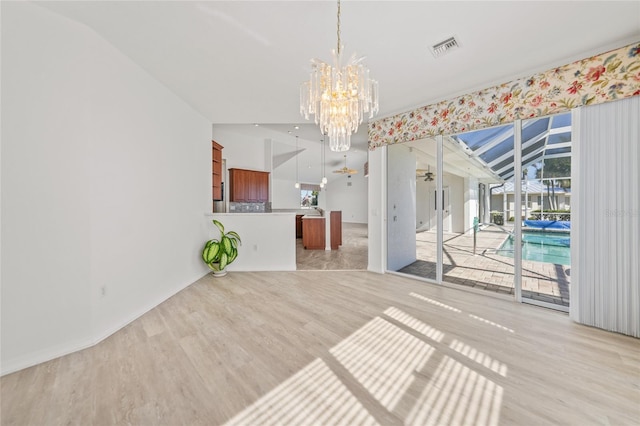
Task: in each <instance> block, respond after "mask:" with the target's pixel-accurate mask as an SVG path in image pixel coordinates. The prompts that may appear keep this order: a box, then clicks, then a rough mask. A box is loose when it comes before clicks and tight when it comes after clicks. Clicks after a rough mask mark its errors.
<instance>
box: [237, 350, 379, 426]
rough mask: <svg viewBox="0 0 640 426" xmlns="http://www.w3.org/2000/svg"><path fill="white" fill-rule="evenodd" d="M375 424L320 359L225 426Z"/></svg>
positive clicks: (376, 423)
mask: <svg viewBox="0 0 640 426" xmlns="http://www.w3.org/2000/svg"><path fill="white" fill-rule="evenodd" d="M286 424H296V425H304V424H318V425H320V424H344V425H350V424H362V425H378V422H376V420H375V419H374V418H373V417H372V416H371V414H369V412H368V411H367V410H366V409H365V408H364V407H363V406H362V404H361V403H360V401H358V399H357V398H356V397H355V396H354V395H353V394H352V393H351V392H350V391H349V390H348V389H347V387H346V386H345V385H344V384H343V383H342V381H341V380H340V379H339V378H338V377H337V376H336V375H335V374H334V373H333V372H332V371H331V369H330V368H329V367H328V366H327V364H325V362H324V361H322V360H321V359H316V360H314V361H313V362H312V363H311V364H309V365H307V366H306V367H305V368H303V369H302V370H300V371H299V372H297V373H296V374H295V375H293V376H292V377H290V378H289V379H287V380H286V381H284V382H283V383H281V384H280V385H278V386H277V387H276V388H275V389H273V390H272V391H271V392H269V393H268V394H266V395H265V396H263V397H262V398H260V399H259V400H258V401H256V402H255V403H254V404H252V405H251V406H249V407H247V408H246V409H245V410H243V411H242V412H240V413H239V414H238V415H236V416H235V417H233V418H232V419H231V420H229V421H228V422H227V423H225V425H226V426H247V425H261V426H268V425H286Z"/></svg>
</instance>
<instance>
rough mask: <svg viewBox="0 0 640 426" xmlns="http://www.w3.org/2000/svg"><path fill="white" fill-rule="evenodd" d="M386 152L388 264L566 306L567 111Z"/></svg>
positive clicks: (527, 299)
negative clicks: (404, 187) (411, 232)
mask: <svg viewBox="0 0 640 426" xmlns="http://www.w3.org/2000/svg"><path fill="white" fill-rule="evenodd" d="M438 139H440V140H438ZM439 144H441V145H439ZM388 150H389V151H388V153H389V155H388V167H387V173H388V179H389V186H388V194H389V197H388V200H389V204H388V217H389V227H388V231H389V232H388V236H389V239H390V241H393V246H391V245H390V246H389V250H388V253H389V259H388V260H390V261H389V262H388V265H389V268H388V269H389V270H391V271H397V272H401V273H405V274H410V275H414V276H419V277H421V278H425V279H427V280H430V281H435V282H437V283H442V282H444V283H451V284H458V285H464V286H468V287H473V288H477V289H482V290H486V291H492V292H496V293H503V294H513V296H514V297H515V298H516V299H517V300H518V301H521V300H522V301H524V302H529V303H535V304H542V305H545V306H549V307H554V308H558V309H563V310H566V309H568V303H569V281H570V280H569V276H570V259H569V256H568V252H569V246H570V237H569V229H570V215H571V212H570V207H571V169H570V162H571V158H570V155H571V115H570V114H564V115H558V116H554V117H543V118H538V119H534V120H524V121H517V122H516V123H514V124H512V125H505V126H500V127H494V128H490V129H483V130H479V131H474V132H467V133H464V134H458V135H450V136H444V137H440V138H436V139H428V140H422V141H415V142H410V143H406V144H398V145H394V146H389V147H388ZM398 158H402V160H401V161H399V162H398V163H394V162H395V161H397V159H398ZM407 167H410V168H411V169H412V170H411V172H407ZM413 171H415V174H414V173H413ZM413 175H415V181H413V180H412V179H410V178H409V177H410V176H413ZM403 181H405V182H406V181H410V183H409V184H407V185H408V186H407V187H408V188H410V190H409V191H404V190H402V189H401V188H400V185H402V182H403ZM412 194H413V195H412ZM411 196H413V197H415V198H414V199H412V200H411V201H410V202H407V203H404V201H403V198H406V197H411ZM411 209H413V210H411ZM407 210H411V211H407ZM414 218H415V222H414V221H413V220H414ZM398 220H404V221H406V223H405V225H407V226H399V225H398V223H397V222H398ZM409 222H410V223H409ZM411 227H413V228H414V229H415V238H414V237H413V236H410V235H409V231H408V229H409V228H411ZM399 229H402V230H403V233H402V235H400V233H399V232H398V230H399ZM399 252H404V253H407V255H406V256H404V257H403V258H402V259H397V258H393V259H392V257H393V256H395V253H399ZM392 253H393V254H392ZM413 253H415V258H413V257H412V255H413Z"/></svg>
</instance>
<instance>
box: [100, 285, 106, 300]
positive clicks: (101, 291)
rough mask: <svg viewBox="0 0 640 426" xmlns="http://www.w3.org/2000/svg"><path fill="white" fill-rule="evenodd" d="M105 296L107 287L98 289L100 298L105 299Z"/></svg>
mask: <svg viewBox="0 0 640 426" xmlns="http://www.w3.org/2000/svg"><path fill="white" fill-rule="evenodd" d="M106 295H107V286H106V285H103V286H102V287H100V297H105V296H106Z"/></svg>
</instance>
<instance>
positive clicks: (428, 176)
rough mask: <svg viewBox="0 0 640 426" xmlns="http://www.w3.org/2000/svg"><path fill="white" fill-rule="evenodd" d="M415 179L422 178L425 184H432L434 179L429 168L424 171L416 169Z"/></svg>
mask: <svg viewBox="0 0 640 426" xmlns="http://www.w3.org/2000/svg"><path fill="white" fill-rule="evenodd" d="M416 177H417V178H424V181H425V182H432V181H433V180H434V179H435V175H434V173H432V172H431V166H428V168H427V170H425V169H416Z"/></svg>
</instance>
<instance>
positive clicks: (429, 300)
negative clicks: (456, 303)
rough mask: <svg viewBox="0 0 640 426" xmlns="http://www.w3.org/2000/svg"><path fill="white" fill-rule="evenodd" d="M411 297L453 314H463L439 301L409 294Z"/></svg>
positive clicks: (416, 294)
mask: <svg viewBox="0 0 640 426" xmlns="http://www.w3.org/2000/svg"><path fill="white" fill-rule="evenodd" d="M409 296H411V297H415V298H416V299H420V300H424V301H425V302H429V303H431V304H432V305H436V306H440V307H441V308H444V309H448V310H450V311H453V312H458V313H460V312H462V311H461V310H460V309H458V308H454V307H453V306H449V305H445V304H444V303H442V302H438V301H437V300H433V299H429V298H428V297H425V296H422V295H420V294H418V293H409Z"/></svg>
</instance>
